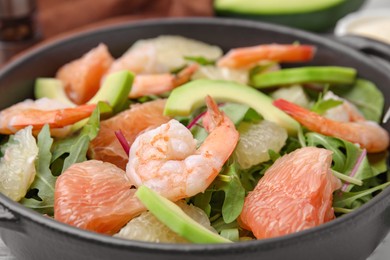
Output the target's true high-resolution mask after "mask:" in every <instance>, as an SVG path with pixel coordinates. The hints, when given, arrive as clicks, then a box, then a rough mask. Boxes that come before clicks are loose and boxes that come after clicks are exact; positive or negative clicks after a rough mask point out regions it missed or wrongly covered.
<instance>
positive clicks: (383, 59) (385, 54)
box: [331, 35, 390, 72]
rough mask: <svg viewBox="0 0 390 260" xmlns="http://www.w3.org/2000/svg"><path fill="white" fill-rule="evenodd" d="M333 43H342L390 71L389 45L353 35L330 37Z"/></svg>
mask: <svg viewBox="0 0 390 260" xmlns="http://www.w3.org/2000/svg"><path fill="white" fill-rule="evenodd" d="M331 38H332V39H333V40H335V41H338V42H340V43H343V44H344V45H347V46H349V47H351V48H353V49H355V50H358V51H361V52H363V53H365V54H367V55H369V56H371V57H373V58H374V59H375V61H377V62H379V63H380V65H382V66H383V67H384V68H385V69H386V70H387V71H388V72H389V71H390V45H389V44H386V43H383V42H380V41H376V40H373V39H370V38H366V37H362V36H354V35H346V36H331Z"/></svg>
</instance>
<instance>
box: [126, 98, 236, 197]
mask: <svg viewBox="0 0 390 260" xmlns="http://www.w3.org/2000/svg"><path fill="white" fill-rule="evenodd" d="M206 104H207V107H208V113H207V115H206V117H210V118H208V119H207V121H209V122H210V123H208V126H207V128H208V130H209V131H210V134H209V135H208V137H207V138H206V139H205V141H204V142H203V144H202V145H201V146H200V147H199V148H198V149H196V140H195V139H194V138H193V136H192V134H191V132H190V131H189V130H188V129H187V128H186V127H185V126H184V125H182V124H180V123H179V122H178V121H176V120H174V119H172V120H170V121H169V122H168V123H166V124H163V125H161V126H160V127H158V128H156V129H152V130H150V131H147V132H145V133H143V134H141V135H139V136H138V137H137V139H136V140H135V142H134V143H133V145H132V146H131V148H130V153H129V162H128V164H127V167H126V174H127V175H128V176H129V178H130V180H131V181H132V183H134V184H135V185H136V186H137V187H139V186H140V185H146V186H148V187H150V188H151V189H154V190H156V191H157V192H158V193H160V194H161V195H162V196H164V197H166V198H168V199H170V200H172V201H177V200H179V199H182V198H186V197H190V196H193V195H195V194H197V193H199V192H204V190H205V189H206V188H207V187H208V186H209V185H210V184H211V182H212V181H213V180H214V178H215V177H216V176H217V175H218V173H219V171H220V170H221V168H222V166H223V164H224V163H225V162H226V160H227V159H228V158H229V156H230V155H231V153H232V152H233V150H234V148H235V147H236V145H237V142H238V137H239V134H238V131H237V130H236V129H235V126H234V124H233V122H232V121H231V120H230V119H229V118H228V117H227V116H226V115H225V114H224V113H222V112H220V111H219V110H218V106H217V105H216V104H215V103H214V101H213V99H212V98H211V97H209V96H208V97H206Z"/></svg>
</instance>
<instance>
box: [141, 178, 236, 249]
mask: <svg viewBox="0 0 390 260" xmlns="http://www.w3.org/2000/svg"><path fill="white" fill-rule="evenodd" d="M135 196H137V198H138V199H139V200H140V201H141V202H142V203H143V204H144V205H145V207H146V208H147V209H148V210H149V211H150V212H151V213H152V214H153V215H154V216H155V217H156V218H157V219H158V220H160V221H161V222H162V223H164V224H165V225H166V226H167V227H169V228H170V229H171V230H172V231H174V232H176V233H177V234H179V235H180V236H182V237H184V238H185V239H187V240H189V241H191V242H193V243H230V242H232V241H230V240H228V239H226V238H224V237H222V236H220V235H218V234H216V233H213V232H211V231H210V230H208V229H207V228H205V227H203V226H202V225H201V224H199V223H198V222H196V221H195V220H193V219H192V218H191V217H189V216H188V215H187V214H185V213H184V211H183V210H182V209H181V208H180V207H179V206H177V205H176V204H175V203H173V202H172V201H170V200H168V199H166V198H164V197H163V196H161V195H159V194H158V193H157V192H155V191H153V190H151V189H150V188H148V187H146V186H144V185H143V186H140V187H139V188H138V190H137V192H136V193H135Z"/></svg>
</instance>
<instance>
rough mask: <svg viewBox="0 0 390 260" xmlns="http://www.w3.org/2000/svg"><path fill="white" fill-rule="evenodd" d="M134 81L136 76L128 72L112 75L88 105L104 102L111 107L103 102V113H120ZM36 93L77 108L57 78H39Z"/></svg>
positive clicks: (36, 95) (38, 96)
mask: <svg viewBox="0 0 390 260" xmlns="http://www.w3.org/2000/svg"><path fill="white" fill-rule="evenodd" d="M133 80H134V74H133V73H131V72H130V71H127V70H123V71H118V72H115V73H111V74H110V75H108V76H107V77H106V79H105V80H104V82H103V85H102V86H101V88H100V89H99V91H98V92H97V93H96V94H95V96H93V97H92V98H91V99H90V100H89V101H88V102H87V104H97V103H98V102H99V101H104V102H106V103H107V104H108V105H109V106H103V104H104V103H102V102H101V103H100V104H101V105H100V109H101V113H108V112H111V109H112V110H113V112H114V113H116V112H118V111H119V110H120V109H121V108H122V107H123V105H124V104H125V103H126V101H127V97H128V95H129V92H130V90H131V85H132V84H133ZM34 93H35V97H36V98H43V97H47V98H52V99H57V100H60V101H62V102H64V103H66V104H69V105H72V106H76V105H75V104H74V103H73V102H72V101H71V100H70V99H69V98H68V96H67V95H66V93H65V89H64V84H63V82H62V81H60V80H58V79H55V78H38V79H37V80H36V81H35V89H34Z"/></svg>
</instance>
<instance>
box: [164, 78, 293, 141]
mask: <svg viewBox="0 0 390 260" xmlns="http://www.w3.org/2000/svg"><path fill="white" fill-rule="evenodd" d="M207 95H210V96H211V97H213V98H214V99H216V100H217V101H221V102H234V103H242V104H245V105H247V106H249V107H251V108H253V109H254V110H255V111H256V112H257V113H259V114H260V115H262V116H263V117H264V119H266V120H269V121H272V122H274V123H276V124H278V125H280V126H282V127H284V128H285V129H287V131H288V133H289V134H290V135H296V133H297V130H298V128H299V124H298V122H297V121H295V120H294V119H293V118H291V117H290V116H288V115H287V114H286V113H284V112H283V111H281V110H280V109H279V108H277V107H275V106H274V105H273V104H272V101H273V100H272V98H270V97H269V96H267V95H265V94H263V93H262V92H260V91H258V90H256V89H254V88H252V87H249V86H246V85H240V84H237V83H234V82H231V81H223V80H208V79H199V80H194V81H191V82H189V83H186V84H184V85H182V86H180V87H178V88H176V89H174V90H173V91H172V93H171V95H170V96H169V98H168V100H167V103H166V105H165V109H164V114H165V115H168V116H188V115H190V114H191V113H192V112H193V111H194V110H195V109H197V108H199V107H201V106H202V105H204V98H205V97H206V96H207Z"/></svg>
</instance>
